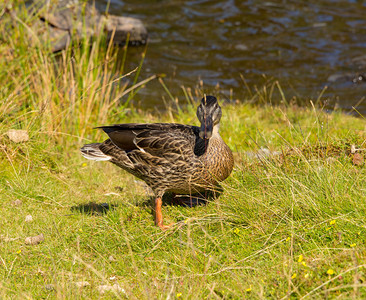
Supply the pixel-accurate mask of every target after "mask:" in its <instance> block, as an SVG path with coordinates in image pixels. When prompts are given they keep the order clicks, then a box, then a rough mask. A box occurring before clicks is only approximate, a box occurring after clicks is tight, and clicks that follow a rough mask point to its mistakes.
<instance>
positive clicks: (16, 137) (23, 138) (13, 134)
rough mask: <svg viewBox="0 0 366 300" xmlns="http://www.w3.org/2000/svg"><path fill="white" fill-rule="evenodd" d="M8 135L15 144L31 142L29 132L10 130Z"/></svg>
mask: <svg viewBox="0 0 366 300" xmlns="http://www.w3.org/2000/svg"><path fill="white" fill-rule="evenodd" d="M6 134H7V135H8V137H9V139H10V140H11V141H12V142H14V143H21V142H27V141H28V140H29V135H28V132H27V130H17V129H10V130H9V131H8V132H7V133H6Z"/></svg>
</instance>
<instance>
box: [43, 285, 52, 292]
mask: <svg viewBox="0 0 366 300" xmlns="http://www.w3.org/2000/svg"><path fill="white" fill-rule="evenodd" d="M44 288H45V289H46V290H47V291H53V290H54V289H55V286H54V285H53V284H46V285H45V286H44Z"/></svg>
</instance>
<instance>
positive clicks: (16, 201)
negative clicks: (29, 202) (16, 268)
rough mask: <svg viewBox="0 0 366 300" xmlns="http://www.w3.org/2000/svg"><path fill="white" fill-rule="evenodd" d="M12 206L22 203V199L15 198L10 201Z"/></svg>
mask: <svg viewBox="0 0 366 300" xmlns="http://www.w3.org/2000/svg"><path fill="white" fill-rule="evenodd" d="M12 204H13V205H14V206H21V205H22V204H23V202H22V200H19V199H16V200H14V201H13V202H12Z"/></svg>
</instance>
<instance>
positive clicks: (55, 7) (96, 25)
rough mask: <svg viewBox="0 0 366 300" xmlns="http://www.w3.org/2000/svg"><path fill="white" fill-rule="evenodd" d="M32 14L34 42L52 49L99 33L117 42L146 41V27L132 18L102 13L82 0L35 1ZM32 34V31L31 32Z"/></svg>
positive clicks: (142, 42)
mask: <svg viewBox="0 0 366 300" xmlns="http://www.w3.org/2000/svg"><path fill="white" fill-rule="evenodd" d="M31 13H32V14H34V15H35V16H36V18H35V21H34V23H33V24H32V26H31V28H32V30H33V34H30V40H31V42H32V43H33V44H37V43H38V42H41V43H48V44H49V45H50V47H51V49H52V51H53V52H57V51H60V50H63V49H65V48H66V47H67V46H68V45H69V44H70V42H71V41H72V40H82V39H84V38H91V37H92V36H97V35H99V34H101V33H103V32H104V33H105V34H107V40H108V41H109V40H110V39H111V38H112V36H113V35H114V36H113V42H114V43H116V44H121V45H122V44H125V43H126V42H127V40H128V41H129V44H131V45H139V44H145V43H146V40H147V30H146V28H145V27H144V25H143V24H142V22H141V21H140V20H138V19H135V18H130V17H121V16H114V15H107V16H104V15H102V14H100V12H99V11H98V10H97V9H96V8H95V7H94V6H93V5H91V4H88V3H87V2H85V1H83V0H34V1H33V5H32V6H31ZM34 33H35V34H34Z"/></svg>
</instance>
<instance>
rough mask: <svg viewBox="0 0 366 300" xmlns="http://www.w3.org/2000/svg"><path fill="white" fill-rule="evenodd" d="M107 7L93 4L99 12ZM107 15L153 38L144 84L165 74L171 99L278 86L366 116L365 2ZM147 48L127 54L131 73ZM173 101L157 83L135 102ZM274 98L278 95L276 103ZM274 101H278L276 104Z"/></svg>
mask: <svg viewBox="0 0 366 300" xmlns="http://www.w3.org/2000/svg"><path fill="white" fill-rule="evenodd" d="M106 4H107V1H104V0H96V5H97V7H98V8H99V9H100V10H104V9H105V7H106ZM109 11H110V13H112V14H118V15H128V16H133V17H137V18H140V19H141V20H142V21H143V22H144V24H145V25H146V26H147V29H148V31H149V34H150V42H149V45H148V50H147V56H146V59H145V62H144V67H143V70H142V73H141V77H140V78H141V79H144V78H147V77H148V76H150V75H152V74H160V73H164V74H166V75H167V76H166V78H165V79H164V80H165V82H166V84H167V86H168V88H169V89H170V91H171V92H172V94H173V95H174V96H177V97H178V98H180V99H184V94H183V92H182V89H181V86H182V85H183V86H186V87H195V86H196V85H197V83H198V82H199V80H202V81H203V83H204V87H205V89H204V90H205V91H206V92H208V93H213V94H215V93H217V92H215V91H216V90H215V87H216V86H217V85H219V86H220V93H219V95H218V96H220V98H221V99H232V100H239V101H244V100H245V99H247V98H248V97H249V93H248V91H247V90H246V88H245V86H244V84H243V81H242V78H241V75H242V76H244V78H245V80H246V81H247V83H248V85H249V86H250V87H251V89H254V87H255V86H258V87H260V86H262V85H263V84H265V83H266V82H273V81H274V80H278V81H279V83H280V85H281V87H282V88H283V90H284V92H285V95H286V98H287V99H288V100H290V99H291V98H292V97H296V98H297V99H298V101H300V102H301V101H309V99H313V100H316V99H317V98H318V97H319V94H320V93H321V91H322V90H323V89H324V87H326V86H327V89H326V90H325V92H324V94H323V97H322V100H323V101H325V102H327V107H329V108H332V107H334V105H336V104H337V105H338V106H340V107H342V108H343V109H345V110H346V111H352V106H355V105H356V104H357V105H358V108H357V109H358V110H359V111H360V112H362V113H366V101H365V103H363V102H362V99H363V97H364V95H365V88H366V83H365V81H364V78H362V77H361V78H360V79H361V81H358V82H357V83H353V82H352V79H353V78H354V77H355V76H357V75H358V74H363V72H365V69H366V51H365V50H366V17H365V16H366V4H365V3H364V1H356V0H355V1H351V0H349V1H335V0H334V1H329V0H328V1H323V0H318V1H273V2H271V1H262V0H248V1H235V0H222V1H208V0H195V1H182V0H154V1H139V0H124V1H122V0H111V3H110V9H109ZM142 50H143V48H141V47H140V48H137V49H132V48H131V49H130V50H129V54H128V64H127V69H132V68H133V67H135V66H137V64H138V62H139V58H140V54H141V52H142ZM163 97H164V98H165V99H168V100H169V97H168V95H167V93H166V92H165V91H164V89H163V88H162V86H161V85H160V84H159V83H158V81H154V82H152V83H149V84H147V85H146V87H145V88H144V89H143V90H141V91H140V92H139V93H138V94H137V96H136V97H135V99H134V101H135V103H140V106H142V107H158V108H160V107H163V106H164V104H163V101H162V99H163ZM275 98H276V99H277V98H279V96H278V97H277V96H276V97H275ZM276 99H274V100H276Z"/></svg>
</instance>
